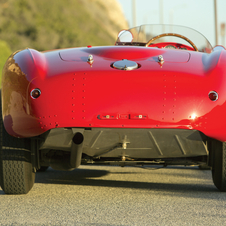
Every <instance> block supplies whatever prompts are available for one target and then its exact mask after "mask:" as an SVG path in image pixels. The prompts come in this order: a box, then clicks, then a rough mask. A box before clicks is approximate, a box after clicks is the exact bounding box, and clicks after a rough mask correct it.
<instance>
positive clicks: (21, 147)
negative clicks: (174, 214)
mask: <svg viewBox="0 0 226 226" xmlns="http://www.w3.org/2000/svg"><path fill="white" fill-rule="evenodd" d="M0 106H1V103H0ZM34 181H35V173H34V172H33V167H32V161H31V140H30V139H26V138H15V137H12V136H10V135H9V134H8V133H7V132H6V130H5V128H4V125H3V121H2V110H1V109H0V185H1V188H2V190H3V191H4V192H5V193H6V194H26V193H28V192H29V191H30V189H31V188H32V187H33V185H34Z"/></svg>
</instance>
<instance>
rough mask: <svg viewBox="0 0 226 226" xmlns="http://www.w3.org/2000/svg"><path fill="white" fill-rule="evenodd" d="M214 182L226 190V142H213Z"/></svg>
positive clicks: (222, 189) (219, 187) (220, 188)
mask: <svg viewBox="0 0 226 226" xmlns="http://www.w3.org/2000/svg"><path fill="white" fill-rule="evenodd" d="M212 152H213V153H212V158H213V159H212V164H213V165H212V177H213V183H214V184H215V186H216V187H217V188H218V189H219V190H220V191H224V192H225V191H226V143H225V142H220V141H214V142H213V150H212Z"/></svg>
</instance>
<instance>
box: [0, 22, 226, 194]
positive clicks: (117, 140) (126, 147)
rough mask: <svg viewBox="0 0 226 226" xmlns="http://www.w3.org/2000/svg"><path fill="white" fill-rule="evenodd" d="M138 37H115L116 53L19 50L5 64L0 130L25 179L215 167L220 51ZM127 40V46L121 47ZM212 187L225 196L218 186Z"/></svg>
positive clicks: (222, 105) (225, 57) (220, 122)
mask: <svg viewBox="0 0 226 226" xmlns="http://www.w3.org/2000/svg"><path fill="white" fill-rule="evenodd" d="M139 29H140V30H141V28H139ZM164 29H166V30H167V29H171V27H169V28H167V27H166V26H165V28H164ZM183 29H184V28H183ZM134 31H136V32H134ZM137 31H138V28H136V29H135V30H134V29H131V30H129V31H122V32H121V39H120V37H119V39H118V40H117V42H116V45H115V46H105V47H91V46H88V47H84V48H71V49H62V50H54V51H47V52H38V51H36V50H33V49H25V50H22V51H18V52H16V53H14V54H12V55H11V56H10V58H9V59H8V60H7V62H6V64H5V67H4V70H3V78H2V115H3V124H4V128H5V130H4V128H3V130H4V131H6V132H5V133H7V134H8V135H9V136H8V137H10V139H14V140H15V139H16V140H23V141H24V142H25V143H26V145H27V142H28V141H29V142H30V143H29V144H30V146H29V147H30V150H31V155H33V156H35V157H33V159H32V158H31V161H30V162H31V165H32V169H33V171H35V170H34V169H40V168H42V167H48V166H51V167H52V168H55V169H62V170H71V169H74V168H77V167H78V166H79V165H80V164H81V163H83V164H89V163H98V164H100V163H104V164H118V165H121V166H124V165H137V164H138V165H140V164H141V165H144V164H164V165H168V164H207V165H208V166H210V167H213V168H214V166H215V165H216V164H217V163H214V161H215V160H214V159H216V158H217V157H216V156H215V157H211V156H214V151H212V150H213V149H214V148H215V147H218V146H221V147H222V145H224V141H226V133H225V129H224V128H225V127H226V120H224V118H225V116H224V113H225V112H226V89H225V86H226V67H225V62H226V51H225V49H224V48H223V47H216V48H214V49H213V50H212V49H211V46H210V44H209V43H208V41H206V40H205V43H202V45H203V46H204V47H203V46H202V50H201V51H200V49H198V47H197V49H196V45H194V44H193V42H194V43H195V40H193V42H190V39H188V38H185V36H182V35H180V36H179V35H177V34H178V33H167V32H166V33H164V37H166V36H175V34H176V36H177V38H178V37H179V38H182V39H185V41H186V42H189V44H190V45H191V46H189V45H187V44H181V43H178V42H172V41H170V40H167V41H165V40H164V41H161V42H158V43H157V42H156V39H159V38H162V36H161V37H160V36H155V37H154V39H153V40H152V38H148V39H147V40H146V41H139V38H140V36H141V34H142V32H141V31H140V33H139V37H136V36H138V32H137ZM125 34H126V35H125ZM128 34H129V35H131V34H132V36H131V39H132V38H133V41H127V40H126V41H125V40H124V38H122V36H123V35H124V36H125V37H126V39H128V37H129V36H128ZM149 35H150V33H149ZM148 40H152V41H151V43H149V42H147V41H148ZM147 43H148V45H147ZM145 45H147V46H146V47H145ZM172 48H173V49H172ZM195 50H196V51H195ZM12 136H13V137H16V138H11V137H12ZM3 140H4V139H3ZM2 142H3V144H2V146H6V145H4V141H2ZM34 143H35V144H34ZM32 147H33V148H32ZM213 147H214V148H213ZM23 148H24V147H23ZM28 149H29V148H28ZM218 149H219V148H218ZM220 150H223V151H224V148H220ZM6 153H7V152H4V155H5V154H6ZM32 153H33V154H32ZM222 155H223V154H222ZM219 159H222V156H221V157H218V160H217V161H220V160H219ZM3 160H4V158H3V157H2V162H3ZM0 167H2V169H3V168H4V164H3V163H2V165H0ZM214 169H215V168H214ZM2 171H3V170H2ZM213 171H214V170H213ZM217 171H219V170H218V169H217ZM215 174H216V173H214V172H213V175H215ZM218 174H219V173H217V175H218ZM2 177H3V176H2ZM216 177H217V179H215V178H216ZM213 179H214V183H215V185H216V186H217V187H218V188H219V189H220V190H225V185H224V183H225V182H224V180H223V179H222V180H221V182H216V181H218V180H219V178H218V176H213ZM29 180H30V179H29ZM0 182H1V186H2V187H3V190H5V192H6V193H27V192H28V191H29V190H30V188H29V189H27V190H26V189H25V190H26V191H24V192H16V191H15V190H13V192H9V190H7V188H6V186H5V183H6V182H4V180H2V181H0ZM31 187H32V186H31Z"/></svg>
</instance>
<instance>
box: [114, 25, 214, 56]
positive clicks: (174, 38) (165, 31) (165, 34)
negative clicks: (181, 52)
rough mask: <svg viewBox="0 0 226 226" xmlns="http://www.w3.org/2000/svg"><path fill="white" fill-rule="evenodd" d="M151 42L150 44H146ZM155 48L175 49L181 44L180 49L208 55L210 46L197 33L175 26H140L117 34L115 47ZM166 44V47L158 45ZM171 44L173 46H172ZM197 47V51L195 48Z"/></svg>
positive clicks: (210, 49)
mask: <svg viewBox="0 0 226 226" xmlns="http://www.w3.org/2000/svg"><path fill="white" fill-rule="evenodd" d="M149 41H151V43H148V42H149ZM147 43H148V45H147V46H149V47H157V48H169V47H170V48H174V47H175V48H177V45H176V44H178V45H179V44H182V45H183V47H184V46H185V47H186V46H189V47H190V48H181V49H187V50H194V49H195V50H196V51H199V52H207V53H210V52H211V51H212V46H211V44H210V42H209V41H208V40H207V39H206V38H205V37H204V36H203V35H202V34H201V33H199V32H198V31H196V30H193V29H191V28H188V27H183V26H176V25H141V26H138V27H134V28H131V29H128V30H123V31H121V32H120V33H119V36H118V39H117V41H116V45H134V46H146V44H147ZM158 43H167V45H163V46H161V45H158ZM172 44H173V45H172ZM195 47H197V49H196V48H195Z"/></svg>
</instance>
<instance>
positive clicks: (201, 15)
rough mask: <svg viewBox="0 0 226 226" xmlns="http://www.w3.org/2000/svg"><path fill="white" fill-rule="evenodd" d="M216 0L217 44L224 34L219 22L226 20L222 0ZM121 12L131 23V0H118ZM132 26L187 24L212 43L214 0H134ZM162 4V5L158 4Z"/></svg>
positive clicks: (213, 33) (221, 43)
mask: <svg viewBox="0 0 226 226" xmlns="http://www.w3.org/2000/svg"><path fill="white" fill-rule="evenodd" d="M216 1H217V21H218V44H219V45H224V46H225V43H226V37H225V35H226V34H225V35H224V36H223V35H222V33H221V24H222V23H226V0H216ZM118 2H119V3H120V4H121V6H122V9H123V12H124V15H125V17H126V19H127V21H128V23H129V27H134V26H133V16H132V15H133V14H132V9H133V7H132V2H133V0H118ZM135 3H136V7H135V12H136V26H139V25H141V24H159V23H161V21H163V24H175V25H182V26H187V27H191V28H193V29H195V30H197V31H199V32H200V33H202V34H203V35H204V36H205V37H206V38H207V39H208V40H209V41H210V43H211V44H212V46H215V44H216V42H215V16H214V15H215V14H214V0H135ZM161 6H162V7H161Z"/></svg>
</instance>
